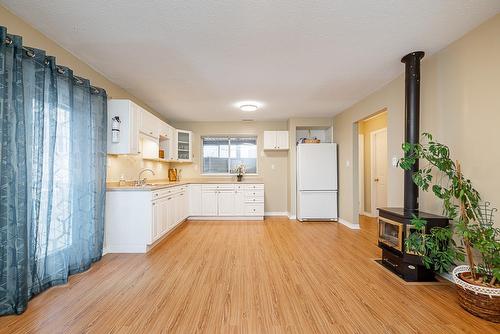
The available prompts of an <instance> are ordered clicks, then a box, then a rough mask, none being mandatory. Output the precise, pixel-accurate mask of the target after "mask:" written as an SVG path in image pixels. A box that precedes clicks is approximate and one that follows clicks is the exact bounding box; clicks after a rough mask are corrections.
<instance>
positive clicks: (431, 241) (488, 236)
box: [399, 133, 500, 322]
mask: <svg viewBox="0 0 500 334" xmlns="http://www.w3.org/2000/svg"><path fill="white" fill-rule="evenodd" d="M423 138H424V144H409V143H405V144H403V151H404V154H405V156H404V158H402V159H401V160H400V161H399V166H400V167H401V168H403V169H405V170H410V169H411V168H412V166H413V165H414V164H415V162H416V161H417V159H420V161H423V162H425V163H426V164H425V166H424V167H420V168H419V169H418V171H417V172H415V173H414V175H413V181H414V182H415V184H417V185H418V187H419V188H421V189H422V190H424V191H429V189H431V190H432V192H433V193H434V195H435V196H436V197H438V198H439V199H441V200H443V204H444V205H443V206H444V214H445V215H446V216H447V217H448V218H450V220H452V224H451V226H448V227H444V228H443V227H434V228H432V229H431V230H430V231H428V230H426V229H425V225H426V222H425V220H423V219H420V218H418V217H415V216H414V217H413V220H412V223H413V224H414V225H415V232H413V233H412V234H411V235H410V236H409V237H407V240H406V243H405V247H407V249H409V250H411V251H414V252H416V253H417V254H419V255H421V257H422V262H423V264H424V265H425V266H426V267H427V268H432V269H434V270H436V271H438V272H447V271H449V269H450V268H451V267H452V266H453V265H454V264H455V261H456V260H458V261H463V260H464V258H466V260H467V263H468V264H467V265H461V266H458V267H456V268H455V269H454V270H453V279H454V281H455V284H456V287H457V291H458V296H459V302H460V305H461V306H462V307H463V308H464V309H466V310H467V311H469V312H470V313H472V314H474V315H477V316H479V317H481V318H484V319H487V320H490V321H493V322H500V229H499V228H496V227H495V226H494V223H493V214H494V212H495V211H496V209H492V208H490V205H489V203H487V202H486V203H483V202H481V196H480V194H479V192H478V191H477V190H476V189H475V188H474V187H473V185H472V182H471V181H470V180H469V179H467V178H465V177H464V175H463V173H462V170H461V166H460V163H459V162H458V161H456V162H455V161H453V160H452V159H451V158H450V150H449V148H448V147H447V146H446V145H443V144H440V143H438V142H436V141H434V140H433V138H432V135H430V134H428V133H424V134H423ZM454 236H456V237H457V238H458V239H459V240H458V244H457V243H456V242H455V241H454Z"/></svg>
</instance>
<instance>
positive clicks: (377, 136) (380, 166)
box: [371, 129, 387, 215]
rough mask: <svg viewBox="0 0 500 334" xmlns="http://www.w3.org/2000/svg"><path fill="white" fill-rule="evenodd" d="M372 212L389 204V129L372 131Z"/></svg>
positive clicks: (375, 212)
mask: <svg viewBox="0 0 500 334" xmlns="http://www.w3.org/2000/svg"><path fill="white" fill-rule="evenodd" d="M371 140H372V145H371V148H372V149H371V153H372V160H371V165H372V168H371V169H372V173H371V174H372V189H371V197H372V214H374V215H375V214H377V211H376V210H377V208H382V207H386V206H387V129H381V130H377V131H374V132H372V135H371Z"/></svg>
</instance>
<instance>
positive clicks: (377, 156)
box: [358, 109, 388, 217]
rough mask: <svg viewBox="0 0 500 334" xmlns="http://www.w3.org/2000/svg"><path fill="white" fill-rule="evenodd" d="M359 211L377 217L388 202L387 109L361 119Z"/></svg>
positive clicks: (367, 215)
mask: <svg viewBox="0 0 500 334" xmlns="http://www.w3.org/2000/svg"><path fill="white" fill-rule="evenodd" d="M358 150H359V151H358V161H359V166H358V167H359V168H358V175H359V212H360V214H361V215H364V216H366V217H376V216H377V215H378V210H377V208H380V207H386V206H387V172H388V160H387V159H388V151H387V110H385V109H384V110H382V111H380V112H378V113H376V114H374V115H372V116H370V117H368V118H365V119H362V120H360V121H358Z"/></svg>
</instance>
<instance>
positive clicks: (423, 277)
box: [378, 51, 449, 282]
mask: <svg viewBox="0 0 500 334" xmlns="http://www.w3.org/2000/svg"><path fill="white" fill-rule="evenodd" d="M423 57H424V52H422V51H416V52H412V53H409V54H407V55H406V56H404V57H403V58H402V59H401V62H403V63H404V64H405V141H406V142H408V143H412V144H417V143H418V140H419V136H420V60H421V59H422V58H423ZM416 171H418V161H417V162H416V163H415V165H414V166H413V168H412V169H411V170H408V171H405V174H404V207H403V208H378V210H379V217H378V245H379V247H380V248H382V260H381V263H382V264H383V265H384V266H385V267H386V268H388V269H389V270H391V271H392V272H394V273H396V274H397V275H399V276H401V277H402V278H403V279H404V280H406V281H411V282H414V281H419V282H420V281H432V280H434V272H433V271H431V270H428V269H427V268H425V267H424V266H423V265H422V259H421V257H420V256H418V255H417V254H415V253H413V252H411V251H408V250H406V249H405V238H406V237H407V236H409V235H410V233H411V232H412V230H414V226H413V225H412V224H411V219H412V218H413V216H417V217H420V218H423V219H425V220H426V221H427V225H426V229H427V230H430V229H431V228H433V227H435V226H441V227H444V226H446V225H448V222H449V220H448V218H446V217H442V216H437V215H433V214H429V213H425V212H422V211H419V210H418V187H417V185H416V184H415V183H414V182H413V178H412V176H413V173H415V172H416Z"/></svg>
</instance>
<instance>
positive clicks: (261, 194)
mask: <svg viewBox="0 0 500 334" xmlns="http://www.w3.org/2000/svg"><path fill="white" fill-rule="evenodd" d="M245 197H264V189H262V190H260V189H254V190H245Z"/></svg>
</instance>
